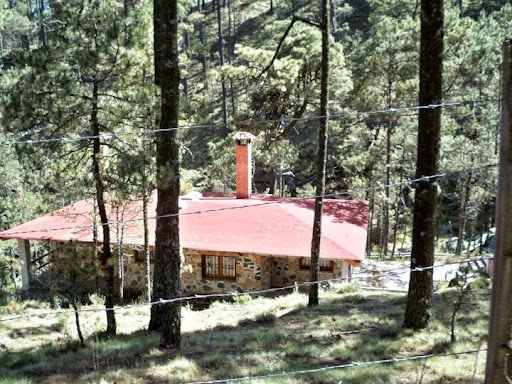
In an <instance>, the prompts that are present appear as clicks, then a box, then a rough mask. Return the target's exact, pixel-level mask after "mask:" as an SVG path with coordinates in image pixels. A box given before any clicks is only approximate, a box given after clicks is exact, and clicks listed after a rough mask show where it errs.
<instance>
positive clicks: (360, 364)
mask: <svg viewBox="0 0 512 384" xmlns="http://www.w3.org/2000/svg"><path fill="white" fill-rule="evenodd" d="M486 351H487V349H486V348H482V349H474V350H469V351H462V352H450V353H430V354H427V355H415V356H408V357H392V358H389V359H382V360H373V361H356V362H352V363H345V364H338V365H330V366H326V367H320V368H312V369H302V370H298V371H290V372H279V373H270V374H267V375H257V376H244V377H237V378H232V379H220V380H207V381H192V382H189V383H188V384H218V383H233V382H236V381H238V382H243V381H249V380H261V379H270V378H275V377H286V376H297V375H304V374H313V373H319V372H325V371H332V370H335V369H345V368H355V367H366V366H371V365H380V364H394V363H402V362H407V361H416V360H427V359H432V358H435V357H449V356H459V355H469V354H474V353H480V352H486Z"/></svg>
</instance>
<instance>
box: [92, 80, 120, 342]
mask: <svg viewBox="0 0 512 384" xmlns="http://www.w3.org/2000/svg"><path fill="white" fill-rule="evenodd" d="M98 92H99V84H98V82H97V81H96V80H95V81H94V82H93V90H92V112H91V129H92V135H93V137H94V139H93V156H92V164H93V175H94V181H95V184H96V201H97V203H98V213H99V215H100V220H101V228H102V230H103V251H102V252H103V256H102V258H101V264H102V267H103V269H104V270H105V280H106V287H105V307H106V311H107V334H108V335H112V336H113V335H115V334H116V316H115V313H114V290H115V288H114V264H113V260H112V249H111V247H110V225H109V223H108V215H107V209H106V207H105V197H104V194H105V190H104V186H103V177H102V170H101V165H100V161H101V141H100V140H101V139H100V126H99V121H98Z"/></svg>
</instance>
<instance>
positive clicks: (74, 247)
mask: <svg viewBox="0 0 512 384" xmlns="http://www.w3.org/2000/svg"><path fill="white" fill-rule="evenodd" d="M54 249H55V253H54V256H53V257H54V259H53V263H52V264H53V265H54V267H53V268H52V270H53V271H55V273H58V274H64V273H63V271H65V270H66V268H69V265H71V266H73V268H74V269H78V270H80V273H79V275H81V276H82V280H81V281H80V284H81V285H83V286H84V288H86V289H90V291H93V292H94V291H96V292H97V291H99V290H100V289H101V287H102V286H103V282H104V279H103V278H102V277H101V276H102V273H103V271H102V268H101V265H100V263H99V260H94V257H93V256H94V253H93V247H92V245H85V244H73V243H68V244H54ZM123 253H124V255H123V269H124V291H123V292H124V294H125V296H131V297H136V296H140V295H142V294H143V293H145V292H146V289H147V281H146V261H145V258H144V252H143V249H142V248H132V247H124V249H123ZM203 254H204V255H208V256H231V257H233V256H235V257H236V279H233V280H229V279H213V278H203V270H202V255H203ZM299 262H300V258H298V257H275V256H259V255H251V254H243V253H226V252H199V251H194V250H186V249H185V250H184V255H183V260H182V275H181V284H182V294H183V295H184V296H189V295H193V294H208V293H224V292H234V291H237V292H246V291H253V290H259V289H265V288H270V287H283V286H288V285H293V284H294V283H295V282H299V283H300V282H305V281H308V280H309V269H300V264H299ZM113 263H114V269H115V284H116V286H117V287H119V285H120V279H119V275H118V271H119V259H118V257H117V255H116V254H115V253H114V259H113ZM333 265H334V268H333V271H332V272H327V271H321V272H320V278H321V279H332V278H336V277H347V276H350V274H349V265H348V264H347V263H345V262H343V261H342V260H334V261H333ZM55 266H59V267H55ZM73 268H72V270H73ZM151 274H153V266H151ZM117 291H118V289H116V292H117Z"/></svg>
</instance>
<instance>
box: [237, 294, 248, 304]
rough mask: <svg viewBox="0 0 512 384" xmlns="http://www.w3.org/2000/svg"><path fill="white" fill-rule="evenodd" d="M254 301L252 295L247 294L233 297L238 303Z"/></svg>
mask: <svg viewBox="0 0 512 384" xmlns="http://www.w3.org/2000/svg"><path fill="white" fill-rule="evenodd" d="M251 301H252V296H251V295H248V294H245V295H239V296H234V297H233V302H234V303H235V304H237V305H246V304H249V303H250V302H251Z"/></svg>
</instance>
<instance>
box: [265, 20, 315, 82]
mask: <svg viewBox="0 0 512 384" xmlns="http://www.w3.org/2000/svg"><path fill="white" fill-rule="evenodd" d="M296 21H301V22H303V23H306V24H308V25H312V26H313V27H317V28H322V25H321V24H320V23H317V22H316V21H312V20H309V19H305V18H304V17H301V16H297V15H293V16H292V20H291V22H290V24H289V25H288V28H286V31H284V34H283V36H282V37H281V40H279V44H278V45H277V48H276V51H275V53H274V56H273V57H272V60H270V63H269V64H268V65H267V66H266V67H265V68H263V70H262V71H261V72H260V74H259V75H258V76H256V78H257V79H259V78H260V77H261V76H262V75H263V74H264V73H265V72H267V71H268V70H269V69H270V68H271V67H272V65H273V64H274V61H276V58H277V55H278V54H279V51H280V50H281V47H282V46H283V43H284V41H285V39H286V37H287V36H288V34H289V33H290V31H291V29H292V28H293V25H294V24H295V22H296Z"/></svg>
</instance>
